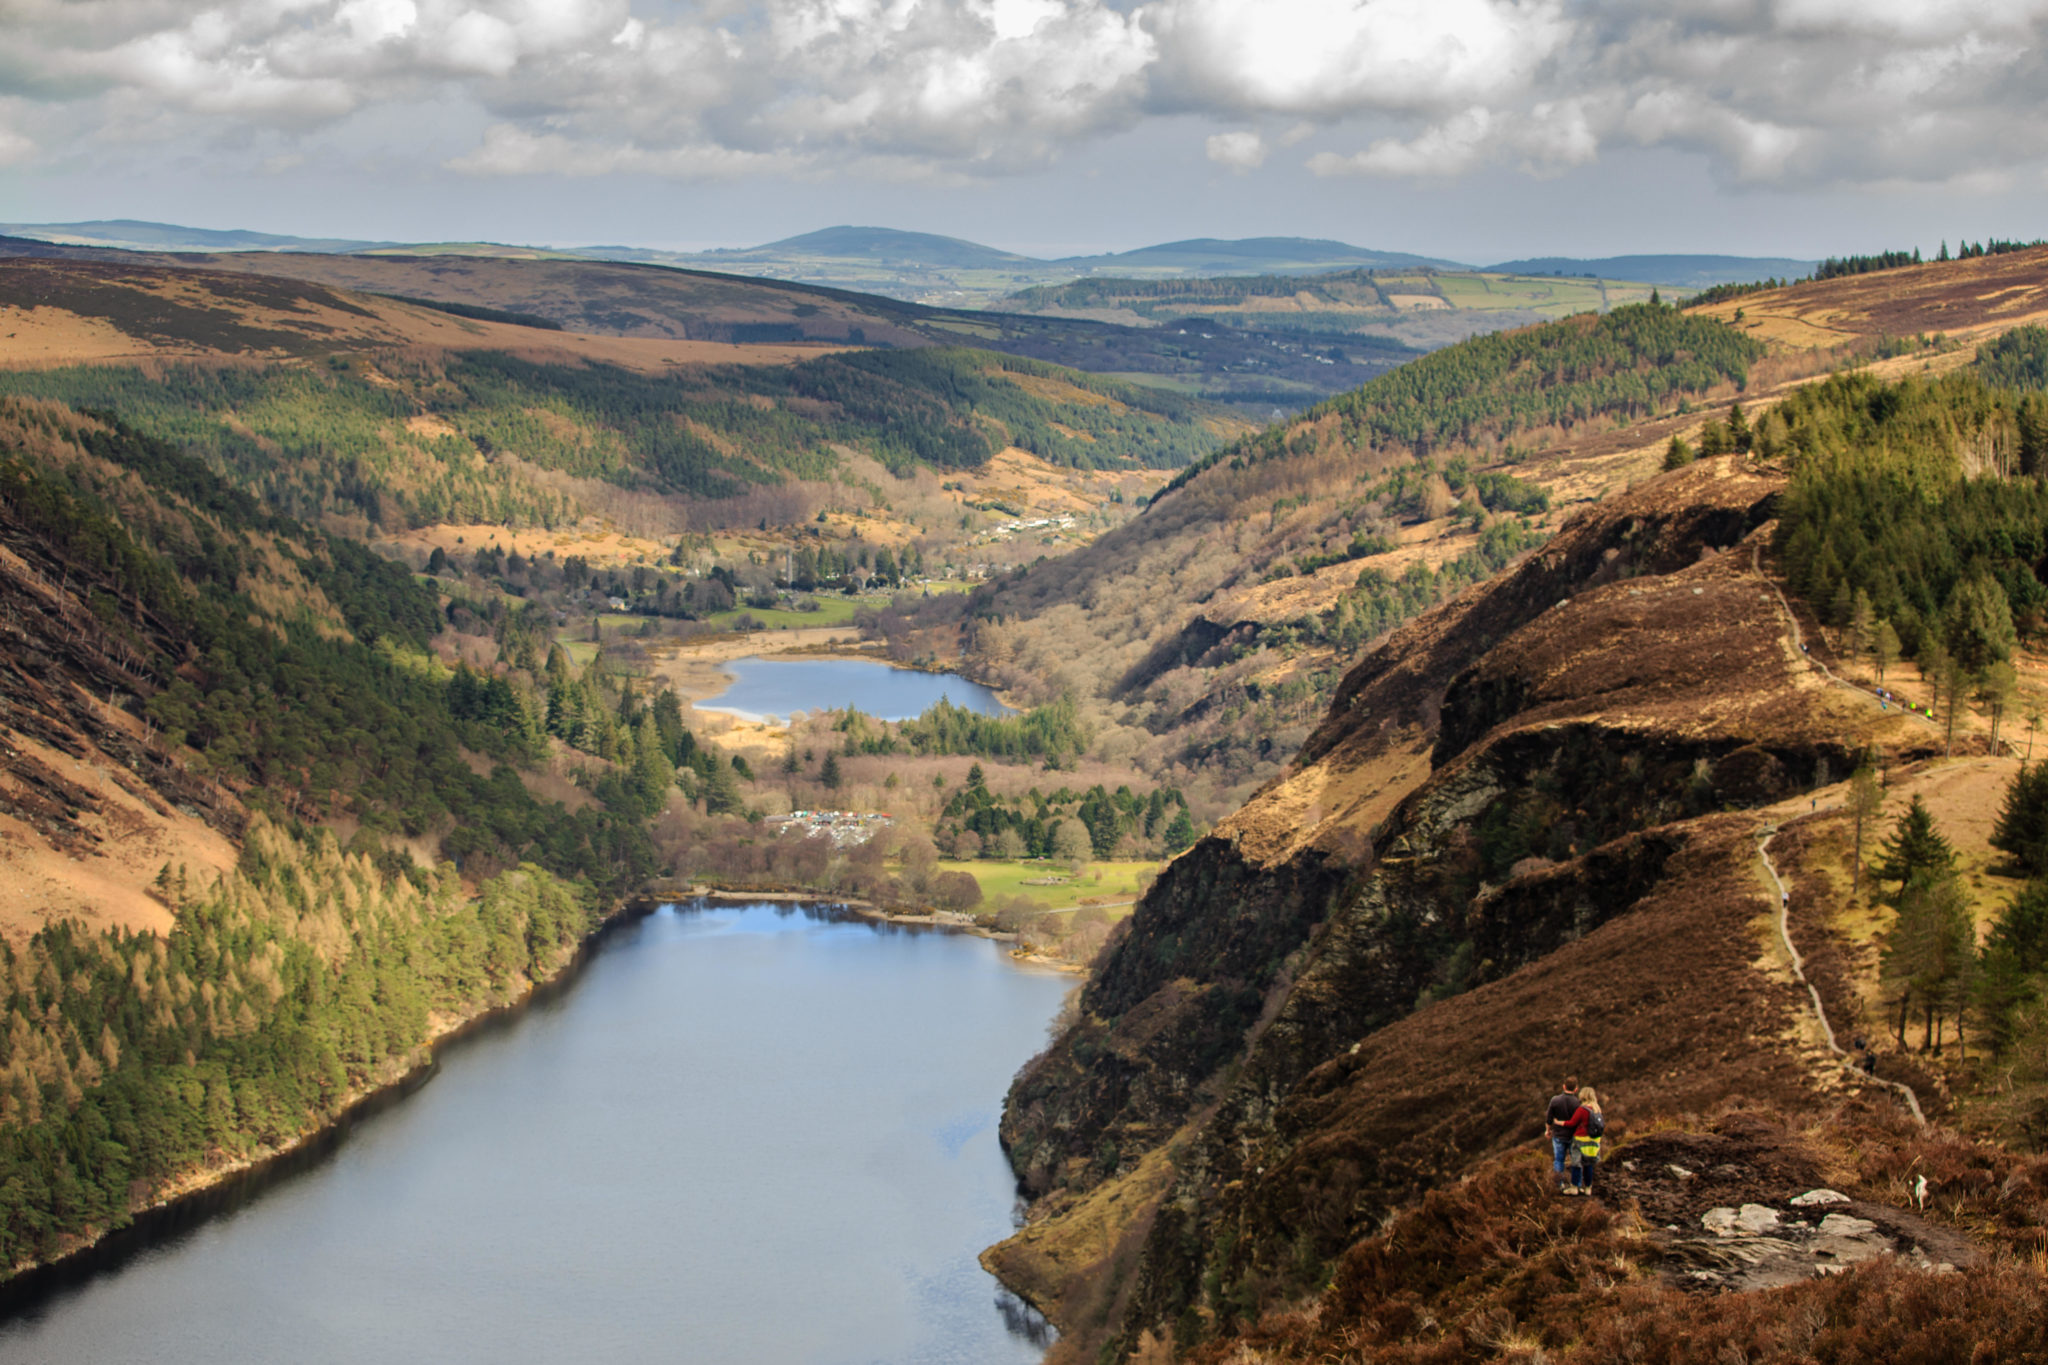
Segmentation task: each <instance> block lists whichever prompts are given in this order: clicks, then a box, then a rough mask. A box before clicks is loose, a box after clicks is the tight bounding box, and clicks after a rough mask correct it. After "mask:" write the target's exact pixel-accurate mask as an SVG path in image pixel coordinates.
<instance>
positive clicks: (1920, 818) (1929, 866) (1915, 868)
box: [1877, 795, 1956, 891]
mask: <svg viewBox="0 0 2048 1365" xmlns="http://www.w3.org/2000/svg"><path fill="white" fill-rule="evenodd" d="M1878 851H1879V853H1880V854H1882V856H1883V860H1882V861H1881V862H1880V863H1879V864H1878V868H1877V875H1878V876H1879V877H1880V878H1882V879H1883V880H1885V881H1888V882H1897V883H1899V886H1900V889H1901V891H1903V890H1904V888H1905V886H1906V884H1907V883H1908V882H1910V881H1912V880H1913V878H1914V877H1915V876H1916V875H1919V874H1923V873H1925V874H1946V873H1949V872H1953V871H1954V870H1955V865H1956V851H1955V849H1954V847H1953V846H1951V845H1950V843H1949V841H1948V840H1947V839H1945V838H1943V837H1942V836H1941V832H1940V831H1939V830H1937V829H1935V827H1934V815H1933V812H1931V811H1929V810H1928V809H1927V803H1926V802H1925V801H1923V800H1922V799H1921V798H1920V797H1919V796H1917V795H1916V796H1915V797H1914V798H1913V802H1912V804H1911V805H1910V806H1908V807H1907V808H1906V813H1905V814H1904V815H1902V816H1900V817H1899V823H1898V824H1896V825H1894V826H1893V827H1892V834H1891V837H1890V838H1888V839H1886V840H1884V841H1883V842H1882V843H1881V844H1879V845H1878Z"/></svg>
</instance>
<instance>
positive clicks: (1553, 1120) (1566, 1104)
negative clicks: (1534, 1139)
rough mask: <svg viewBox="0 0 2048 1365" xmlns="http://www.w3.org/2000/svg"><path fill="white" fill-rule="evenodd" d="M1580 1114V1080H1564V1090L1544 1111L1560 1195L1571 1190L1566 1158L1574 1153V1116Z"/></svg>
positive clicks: (1551, 1161) (1552, 1166) (1567, 1078)
mask: <svg viewBox="0 0 2048 1365" xmlns="http://www.w3.org/2000/svg"><path fill="white" fill-rule="evenodd" d="M1578 1112H1579V1078H1578V1077H1577V1076H1567V1077H1565V1078H1564V1089H1563V1090H1562V1091H1560V1092H1559V1093H1558V1094H1555V1095H1552V1096H1551V1097H1550V1107H1549V1109H1547V1110H1545V1111H1544V1115H1543V1119H1544V1124H1543V1126H1544V1129H1545V1131H1546V1132H1548V1133H1549V1134H1550V1168H1551V1169H1552V1170H1553V1171H1555V1172H1556V1173H1557V1189H1558V1193H1560V1194H1563V1193H1564V1192H1565V1191H1567V1190H1569V1189H1570V1188H1571V1184H1570V1182H1568V1181H1567V1180H1566V1179H1565V1178H1564V1170H1565V1166H1564V1163H1565V1158H1566V1157H1568V1156H1570V1155H1571V1151H1572V1115H1574V1114H1576V1113H1578Z"/></svg>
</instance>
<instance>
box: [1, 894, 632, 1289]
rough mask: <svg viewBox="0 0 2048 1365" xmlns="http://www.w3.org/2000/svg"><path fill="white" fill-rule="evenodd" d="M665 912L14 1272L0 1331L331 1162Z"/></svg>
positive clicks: (455, 1021)
mask: <svg viewBox="0 0 2048 1365" xmlns="http://www.w3.org/2000/svg"><path fill="white" fill-rule="evenodd" d="M664 903H666V902H655V901H649V900H646V899H644V898H641V897H628V898H626V899H624V900H622V901H621V902H620V903H619V904H618V905H617V906H615V907H614V908H613V909H612V910H610V911H609V912H608V913H606V915H605V916H604V918H603V919H601V920H599V921H598V923H597V925H596V926H595V927H594V928H592V929H591V931H590V932H589V933H587V934H585V935H584V936H583V938H582V939H581V940H580V941H578V943H577V944H576V947H575V949H574V950H573V951H572V952H570V953H568V954H567V955H565V956H564V957H563V959H562V961H561V962H560V963H558V964H557V965H556V966H555V967H554V968H553V970H551V971H549V972H548V973H547V975H545V976H543V977H539V978H536V979H534V980H530V981H528V982H527V983H526V986H525V988H524V989H523V990H521V991H520V992H519V993H518V994H517V995H516V996H513V997H512V998H511V999H508V1000H500V1001H496V1002H494V1003H492V1004H489V1005H486V1006H485V1007H484V1008H482V1009H480V1010H477V1011H475V1012H473V1013H469V1014H464V1015H460V1016H450V1017H448V1018H445V1019H442V1018H432V1017H430V1019H429V1023H428V1030H427V1036H426V1037H425V1038H424V1039H422V1040H421V1041H420V1042H419V1043H418V1044H417V1045H416V1046H415V1047H414V1048H413V1049H412V1050H411V1051H410V1052H408V1053H406V1054H405V1055H404V1056H402V1057H395V1058H392V1059H391V1060H390V1061H389V1062H388V1063H387V1064H386V1065H385V1066H384V1067H382V1068H380V1070H379V1073H378V1077H379V1078H378V1079H377V1080H376V1081H375V1082H374V1083H372V1084H370V1085H367V1086H365V1087H362V1088H360V1089H357V1090H353V1091H351V1092H350V1093H349V1095H348V1097H347V1099H346V1100H344V1101H343V1102H342V1104H341V1105H340V1107H339V1108H337V1109H335V1110H334V1111H333V1112H332V1113H331V1114H329V1115H327V1116H326V1117H325V1118H323V1119H321V1120H320V1121H319V1122H317V1123H315V1124H314V1125H313V1126H311V1127H309V1128H307V1129H306V1130H305V1131H304V1132H302V1133H300V1134H299V1135H298V1136H297V1137H295V1138H293V1139H292V1140H291V1141H289V1142H286V1143H283V1144H280V1145H277V1146H272V1147H266V1148H263V1149H261V1150H259V1151H257V1152H253V1153H251V1154H249V1155H247V1156H243V1157H238V1158H236V1159H235V1160H233V1161H229V1162H225V1163H223V1164H220V1165H217V1166H206V1167H202V1168H199V1169H196V1170H192V1171H188V1172H186V1173H185V1174H184V1175H182V1176H178V1177H174V1178H173V1179H172V1180H170V1181H169V1182H167V1184H166V1186H165V1187H164V1188H163V1189H162V1190H160V1191H157V1192H156V1193H155V1194H154V1195H153V1196H152V1197H151V1198H150V1199H149V1200H148V1202H146V1203H139V1204H131V1205H130V1207H129V1210H128V1213H129V1217H128V1221H127V1222H125V1223H123V1224H121V1225H120V1226H119V1227H116V1228H109V1229H107V1230H105V1231H102V1232H99V1233H95V1234H93V1235H92V1236H90V1237H87V1238H84V1239H82V1240H80V1241H78V1242H77V1244H76V1245H73V1246H70V1247H67V1248H66V1249H65V1250H63V1251H62V1252H60V1253H59V1254H57V1255H56V1256H53V1257H50V1258H48V1259H46V1260H38V1261H29V1262H26V1263H23V1264H18V1265H16V1266H13V1267H12V1268H10V1269H9V1271H8V1273H7V1276H6V1278H5V1279H0V1322H4V1321H5V1320H7V1319H8V1318H11V1317H13V1316H14V1315H15V1314H16V1313H18V1312H20V1311H21V1310H22V1309H23V1308H24V1307H27V1306H29V1305H32V1304H34V1303H38V1302H41V1301H43V1300H45V1299H48V1298H50V1297H52V1296H53V1295H55V1294H57V1293H59V1292H61V1291H62V1290H63V1289H65V1288H67V1287H69V1286H71V1285H73V1284H78V1283H82V1282H84V1281H86V1280H88V1279H91V1278H92V1277H93V1276H95V1275H98V1274H100V1273H102V1272H103V1271H106V1270H110V1269H113V1268H116V1267H118V1266H120V1265H122V1264H124V1263H126V1262H127V1261H128V1260H130V1259H132V1258H133V1257H134V1256H136V1255H138V1254H140V1253H141V1252H143V1251H146V1250H147V1249H148V1248H149V1247H151V1246H153V1245H155V1244H156V1243H157V1242H159V1241H160V1240H162V1239H163V1237H164V1236H166V1235H175V1234H177V1233H178V1232H180V1231H182V1230H183V1229H185V1228H187V1227H190V1226H196V1225H197V1224H199V1223H201V1222H204V1221H206V1220H207V1219H209V1218H212V1217H214V1216H216V1215H218V1214H220V1213H224V1212H228V1211H230V1210H232V1209H234V1208H238V1207H240V1206H241V1205H242V1204H243V1203H245V1202H246V1201H247V1200H248V1199H249V1198H252V1197H254V1196H255V1195H256V1194H259V1193H261V1192H262V1190H264V1189H266V1188H268V1187H269V1186H270V1185H272V1184H274V1183H276V1182H277V1181H278V1180H281V1179H284V1178H286V1177H288V1176H291V1175H294V1174H296V1173H298V1172H299V1171H301V1170H304V1169H307V1168H309V1167H311V1166H312V1165H315V1164H317V1163H318V1162H319V1161H321V1160H323V1159H325V1157H326V1156H327V1155H328V1154H329V1153H331V1152H332V1150H333V1149H334V1147H335V1145H336V1144H337V1143H339V1142H340V1141H341V1139H342V1138H343V1137H345V1136H346V1134H347V1132H348V1130H349V1129H350V1128H352V1127H353V1126H354V1125H355V1124H356V1123H358V1122H360V1121H361V1120H363V1119H365V1118H368V1117H370V1116H372V1115H374V1114H376V1113H380V1112H382V1111H383V1110H384V1109H385V1108H387V1107H388V1106H390V1105H391V1104H394V1103H396V1102H397V1101H399V1100H402V1099H404V1098H405V1097H406V1096H407V1095H410V1094H412V1093H413V1092H415V1091H416V1090H418V1089H419V1088H420V1087H421V1086H422V1085H424V1084H426V1082H427V1081H428V1080H430V1079H432V1077H433V1074H434V1072H435V1070H436V1069H438V1067H439V1066H440V1061H441V1053H442V1051H443V1050H444V1049H446V1048H448V1047H451V1046H454V1045H457V1044H459V1043H461V1042H463V1041H464V1040H466V1039H467V1038H469V1037H471V1036H473V1035H475V1034H478V1033H480V1032H483V1031H484V1030H486V1029H488V1028H490V1027H492V1026H494V1025H496V1024H499V1023H503V1022H506V1021H508V1020H510V1019H512V1018H514V1017H516V1016H517V1015H519V1014H520V1013H522V1012H524V1011H526V1010H528V1009H530V1008H532V1006H534V1005H535V1004H538V1003H541V1002H542V1001H544V1000H547V999H550V998H552V997H553V996H555V995H557V994H559V993H560V992H561V991H563V990H566V989H567V988H568V987H569V986H570V985H571V984H572V983H573V982H574V979H575V978H576V976H577V975H579V974H580V972H581V970H582V968H583V967H585V966H586V965H588V963H589V961H590V958H591V957H592V955H593V954H594V953H595V952H596V950H597V948H598V946H599V944H600V943H601V942H602V941H603V940H604V939H605V938H606V937H607V936H609V935H610V934H611V933H613V932H614V931H615V930H617V929H619V928H622V927H623V926H625V925H627V924H630V923H632V922H634V921H635V920H638V919H641V918H644V917H645V916H647V915H649V914H652V913H653V912H654V910H656V909H657V908H658V907H659V905H660V904H664Z"/></svg>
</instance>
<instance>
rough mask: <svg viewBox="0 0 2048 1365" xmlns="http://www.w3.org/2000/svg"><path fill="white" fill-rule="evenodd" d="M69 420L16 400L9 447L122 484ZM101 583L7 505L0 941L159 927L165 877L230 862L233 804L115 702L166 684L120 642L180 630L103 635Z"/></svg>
mask: <svg viewBox="0 0 2048 1365" xmlns="http://www.w3.org/2000/svg"><path fill="white" fill-rule="evenodd" d="M76 422H77V419H75V418H73V417H71V416H70V415H69V414H68V413H65V412H63V411H62V410H61V409H58V408H56V407H54V406H53V405H44V404H25V403H18V402H10V403H8V404H6V405H5V406H4V408H0V450H5V451H8V452H13V453H20V454H25V455H28V456H30V457H31V458H33V459H35V460H37V461H39V462H42V463H44V464H45V465H54V464H59V463H63V464H78V463H84V464H87V465H88V466H89V467H91V468H92V469H93V471H94V473H95V474H96V475H98V476H100V477H111V476H113V474H114V471H112V470H111V469H110V468H107V467H101V466H98V465H97V464H95V463H94V462H92V461H91V460H90V457H88V456H86V455H85V454H84V453H83V452H82V451H80V450H79V449H78V448H77V447H76V445H75V444H73V440H72V436H73V433H74V431H75V430H76V425H75V424H76ZM105 584H106V578H105V573H104V567H103V566H101V565H98V564H93V563H89V562H84V561H82V560H78V559H76V558H75V557H73V556H69V555H66V554H64V553H63V552H61V551H59V550H58V549H56V548H54V547H52V546H49V545H47V544H44V543H43V542H42V541H41V540H40V539H38V538H36V537H34V536H32V535H29V534H25V533H24V531H23V529H22V526H21V524H20V522H19V521H17V520H16V519H15V518H14V517H13V515H12V509H11V507H10V506H9V504H8V503H7V502H6V500H5V499H4V498H0V934H4V935H8V936H13V937H26V936H27V935H29V934H31V933H33V932H34V931H35V930H37V929H39V928H41V927H42V926H43V925H44V924H45V923H47V922H49V921H50V920H53V919H62V918H71V919H78V920H82V921H84V922H85V923H87V924H89V925H91V926H94V927H96V928H97V927H102V926H107V925H119V926H121V927H123V928H128V929H154V930H157V931H160V932H161V931H165V930H167V929H168V928H169V927H170V921H171V915H170V910H169V908H168V906H167V905H166V904H165V903H164V902H163V901H162V900H160V899H158V898H157V897H156V896H154V895H153V894H152V892H151V883H152V882H153V881H154V879H155V877H156V875H157V873H158V871H159V870H160V869H161V868H163V867H164V866H165V865H166V864H167V863H182V864H185V865H187V866H188V867H189V869H190V872H191V875H192V877H193V878H194V879H197V880H206V879H210V877H211V874H212V873H214V872H217V871H220V870H223V869H225V868H228V867H231V866H233V864H234V859H235V848H234V846H233V844H232V842H231V840H233V839H235V838H237V837H238V836H239V835H240V833H241V830H242V827H243V824H244V823H245V821H246V820H247V815H246V812H244V810H243V809H242V806H241V804H240V802H239V801H237V800H236V799H235V798H234V796H233V795H231V794H230V793H228V792H226V791H224V790H222V789H221V788H220V787H218V786H216V785H215V784H214V783H212V782H210V781H208V780H206V779H205V778H203V777H200V776H197V775H196V774H195V773H194V772H193V771H192V769H191V768H190V767H189V766H188V763H187V761H186V760H187V759H188V758H189V755H188V754H182V753H180V752H179V751H178V750H175V749H173V748H171V747H170V746H168V745H167V744H166V743H165V742H164V739H163V737H162V735H161V734H160V733H159V732H157V731H156V730H155V729H154V728H152V727H150V726H147V725H146V724H144V723H143V722H142V721H139V720H137V719H136V717H135V716H133V715H131V714H129V712H127V711H126V710H124V709H122V708H121V707H120V706H119V705H116V704H114V703H116V702H120V701H125V700H127V699H130V698H138V697H142V698H146V697H150V696H153V695H155V694H156V692H157V691H159V690H160V689H162V688H163V687H165V686H167V685H168V684H169V683H170V681H171V679H169V678H166V677H163V676H161V675H159V674H158V673H157V672H155V670H154V669H153V668H152V667H151V666H150V665H149V664H148V663H147V662H146V658H145V655H144V653H143V652H141V651H139V650H137V649H136V648H135V647H134V646H132V645H131V644H129V643H128V642H127V641H126V640H124V639H123V638H122V636H123V634H125V633H129V632H132V633H133V634H134V635H135V636H137V637H141V636H148V637H153V638H154V639H155V641H156V643H157V644H158V645H159V647H160V648H161V647H168V646H169V645H170V644H171V642H172V637H171V635H170V634H169V633H168V631H167V627H166V625H165V623H163V622H160V621H156V620H154V619H152V618H151V617H150V616H149V615H148V614H147V613H146V612H145V613H142V614H141V615H140V616H139V617H135V616H132V615H131V616H130V617H129V618H128V619H126V620H124V621H122V622H121V625H122V626H124V627H126V629H125V630H110V629H109V628H108V627H107V624H106V623H105V622H104V621H103V620H102V619H101V617H100V616H98V615H96V614H95V612H94V610H93V607H92V605H91V604H92V603H93V602H95V601H96V600H98V601H100V602H102V603H109V604H110V603H111V599H109V598H107V596H106V593H105V591H104V588H105ZM301 587H303V585H301ZM177 652H179V653H182V646H180V647H179V649H178V650H177Z"/></svg>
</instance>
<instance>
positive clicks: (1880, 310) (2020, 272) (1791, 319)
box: [1695, 247, 2048, 352]
mask: <svg viewBox="0 0 2048 1365" xmlns="http://www.w3.org/2000/svg"><path fill="white" fill-rule="evenodd" d="M1695 311H1697V312H1699V313H1700V314H1701V315H1703V316H1707V317H1713V318H1718V319H1720V320H1721V321H1723V322H1727V323H1730V324H1731V325H1733V326H1734V327H1735V328H1736V329H1737V330H1739V331H1741V332H1742V333H1743V334H1744V335H1746V336H1750V337H1754V338H1755V339H1756V340H1758V341H1761V342H1763V343H1764V344H1766V345H1767V346H1769V347H1771V348H1772V350H1773V351H1774V352H1777V351H1800V350H1807V349H1810V348H1814V347H1818V348H1820V349H1822V350H1828V349H1832V348H1841V347H1856V346H1858V345H1863V346H1867V345H1868V344H1870V343H1872V342H1875V341H1878V340H1880V339H1886V338H1889V339H1895V340H1906V339H1912V338H1917V337H1923V336H1931V335H1933V334H1935V333H1941V334H1943V335H1944V336H1946V337H1947V338H1949V339H1951V340H1953V341H1959V342H1978V341H1983V340H1985V339H1987V338H1989V337H1993V336H1996V335H1998V334H2000V333H2002V332H2007V331H2010V330H2011V329H2012V328H2014V327H2018V326H2021V325H2023V324H2026V323H2029V322H2040V321H2042V320H2043V319H2044V318H2048V247H2038V248H2034V249H2031V250H2026V251H2015V252H2009V253H2006V254H2002V255H1997V256H1979V257H1975V258H1973V259H1971V260H1967V261H1939V262H1935V261H1930V262H1928V263H1926V264H1924V265H1912V266H1901V267H1898V268H1896V269H1892V270H1877V271H1872V272H1871V273H1869V274H1866V275H1846V276H1842V277H1839V278H1836V279H1832V280H1821V281H1813V282H1807V283H1803V284H1794V285H1787V286H1784V287H1782V288H1778V289H1766V290H1759V291H1757V292H1754V293H1746V294H1740V295H1737V296H1735V297H1732V298H1726V299H1722V300H1720V301H1719V302H1716V303H1712V304H1708V305H1704V306H1702V307H1700V308H1699V309H1697V310H1695ZM1738 315H1739V316H1738Z"/></svg>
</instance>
